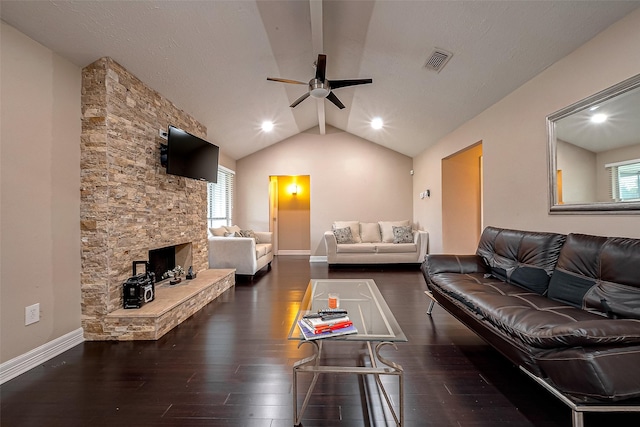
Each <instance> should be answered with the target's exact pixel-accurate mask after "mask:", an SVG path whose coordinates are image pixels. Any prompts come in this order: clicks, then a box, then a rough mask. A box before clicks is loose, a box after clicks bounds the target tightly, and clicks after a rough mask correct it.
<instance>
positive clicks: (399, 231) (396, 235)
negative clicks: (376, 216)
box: [392, 225, 413, 243]
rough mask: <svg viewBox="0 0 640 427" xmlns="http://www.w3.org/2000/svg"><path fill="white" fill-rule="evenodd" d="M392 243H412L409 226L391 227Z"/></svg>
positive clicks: (411, 233) (411, 232)
mask: <svg viewBox="0 0 640 427" xmlns="http://www.w3.org/2000/svg"><path fill="white" fill-rule="evenodd" d="M392 228H393V243H413V231H412V230H411V226H409V225H407V226H404V227H395V226H393V227H392Z"/></svg>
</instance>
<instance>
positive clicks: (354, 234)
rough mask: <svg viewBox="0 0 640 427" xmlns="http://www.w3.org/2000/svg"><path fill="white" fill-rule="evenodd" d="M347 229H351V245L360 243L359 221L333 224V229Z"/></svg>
mask: <svg viewBox="0 0 640 427" xmlns="http://www.w3.org/2000/svg"><path fill="white" fill-rule="evenodd" d="M344 227H349V228H351V240H353V241H352V242H351V243H360V242H362V240H360V222H359V221H336V222H334V223H333V229H334V230H336V229H338V228H344Z"/></svg>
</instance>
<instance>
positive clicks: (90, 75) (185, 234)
mask: <svg viewBox="0 0 640 427" xmlns="http://www.w3.org/2000/svg"><path fill="white" fill-rule="evenodd" d="M168 125H173V126H176V127H179V128H181V129H184V130H186V131H187V132H189V133H192V134H194V135H197V136H199V137H201V138H205V139H206V133H207V132H206V128H205V127H204V126H203V125H202V124H200V123H199V122H197V121H196V120H195V119H194V118H192V117H190V116H189V115H188V114H187V113H185V112H184V111H182V110H180V109H179V108H178V107H176V106H175V105H174V104H173V103H172V102H171V101H169V100H168V99H166V98H164V97H163V96H162V95H160V94H159V93H158V92H156V91H154V90H153V89H151V88H149V87H148V86H147V85H145V84H144V83H143V82H142V81H140V80H139V79H138V78H136V77H135V76H134V75H133V74H131V73H130V72H128V71H127V70H126V69H124V68H123V67H122V66H120V65H119V64H118V63H116V62H115V61H113V60H112V59H110V58H101V59H99V60H98V61H96V62H94V63H93V64H90V65H88V66H87V67H85V68H84V69H83V72H82V137H81V174H82V175H81V222H80V227H81V236H82V277H81V287H82V314H83V327H84V330H85V338H86V339H88V340H101V339H111V338H110V335H109V334H108V333H107V332H105V328H104V316H105V315H107V314H108V313H110V312H112V311H114V310H116V309H119V308H122V283H123V282H124V281H125V280H126V279H127V278H128V277H129V276H131V274H132V263H133V261H136V260H147V259H148V251H149V249H157V248H160V247H165V246H171V245H179V244H183V243H189V242H191V243H192V257H193V269H194V270H195V271H201V270H203V269H205V268H207V228H206V224H207V220H206V215H207V213H206V209H207V190H206V183H204V182H201V181H197V180H193V179H189V178H184V177H178V176H173V175H168V174H167V173H166V171H165V168H164V167H163V166H161V164H160V145H161V144H165V143H166V140H164V139H163V138H162V137H160V135H159V131H160V130H167V127H168ZM184 267H185V269H186V267H188V266H184Z"/></svg>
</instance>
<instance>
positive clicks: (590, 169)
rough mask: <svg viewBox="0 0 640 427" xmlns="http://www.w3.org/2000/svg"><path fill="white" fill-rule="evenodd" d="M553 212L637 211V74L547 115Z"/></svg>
mask: <svg viewBox="0 0 640 427" xmlns="http://www.w3.org/2000/svg"><path fill="white" fill-rule="evenodd" d="M547 129H548V136H549V190H550V191H549V194H550V208H549V211H550V212H551V213H594V212H595V213H598V212H601V213H628V214H639V213H640V74H639V75H637V76H634V77H632V78H630V79H627V80H625V81H623V82H621V83H619V84H617V85H615V86H612V87H610V88H608V89H605V90H603V91H601V92H598V93H596V94H595V95H592V96H590V97H588V98H585V99H583V100H582V101H579V102H577V103H575V104H573V105H570V106H568V107H566V108H563V109H562V110H560V111H557V112H555V113H553V114H551V115H550V116H548V117H547Z"/></svg>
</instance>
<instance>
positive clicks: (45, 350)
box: [0, 328, 84, 384]
mask: <svg viewBox="0 0 640 427" xmlns="http://www.w3.org/2000/svg"><path fill="white" fill-rule="evenodd" d="M83 341H84V331H83V330H82V328H78V329H76V330H75V331H71V332H69V333H68V334H66V335H63V336H61V337H59V338H56V339H55V340H53V341H49V342H48V343H46V344H43V345H41V346H40V347H37V348H34V349H33V350H31V351H29V352H27V353H25V354H23V355H20V356H18V357H14V358H13V359H11V360H8V361H6V362H4V363H3V364H2V365H0V384H4V383H6V382H7V381H9V380H11V379H13V378H15V377H17V376H18V375H21V374H24V373H25V372H27V371H29V370H30V369H33V368H35V367H36V366H38V365H40V364H42V363H44V362H46V361H47V360H50V359H53V358H54V357H56V356H57V355H59V354H61V353H64V352H65V351H67V350H69V349H71V348H73V347H75V346H76V345H78V344H80V343H82V342H83Z"/></svg>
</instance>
